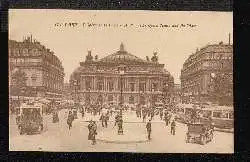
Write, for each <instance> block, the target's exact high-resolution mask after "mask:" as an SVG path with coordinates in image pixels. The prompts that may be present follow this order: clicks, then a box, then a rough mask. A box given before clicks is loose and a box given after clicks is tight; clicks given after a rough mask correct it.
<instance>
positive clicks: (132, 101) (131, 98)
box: [129, 96, 134, 104]
mask: <svg viewBox="0 0 250 162" xmlns="http://www.w3.org/2000/svg"><path fill="white" fill-rule="evenodd" d="M129 104H134V96H130V97H129Z"/></svg>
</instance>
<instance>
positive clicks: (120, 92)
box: [70, 44, 174, 105]
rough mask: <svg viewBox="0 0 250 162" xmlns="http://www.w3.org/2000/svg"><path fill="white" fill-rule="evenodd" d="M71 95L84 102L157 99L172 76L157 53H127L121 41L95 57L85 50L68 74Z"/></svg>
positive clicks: (169, 82)
mask: <svg viewBox="0 0 250 162" xmlns="http://www.w3.org/2000/svg"><path fill="white" fill-rule="evenodd" d="M70 83H71V89H72V96H74V97H73V98H75V99H76V98H77V99H79V100H80V101H81V102H84V103H86V104H105V103H106V104H110V103H113V104H115V105H119V104H125V105H129V104H142V105H147V104H150V103H153V102H156V101H159V99H160V96H161V97H162V96H163V95H164V88H165V89H166V87H167V88H168V89H169V88H172V87H173V86H174V81H173V77H172V76H171V75H170V73H169V72H167V71H166V70H165V69H164V64H160V63H159V62H158V56H157V53H154V55H153V56H152V57H151V59H149V57H146V59H145V60H144V59H141V58H139V57H137V56H135V55H132V54H130V53H128V52H127V51H126V50H125V48H124V45H123V44H121V45H120V49H119V50H118V51H117V52H115V53H113V54H110V55H108V56H106V57H104V58H101V59H98V56H95V58H94V57H93V56H92V54H91V51H88V55H87V56H86V60H85V61H84V62H81V63H80V67H78V68H77V69H76V70H75V71H74V72H73V73H72V75H71V78H70Z"/></svg>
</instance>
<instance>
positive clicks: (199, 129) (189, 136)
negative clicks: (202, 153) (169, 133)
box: [186, 123, 214, 145]
mask: <svg viewBox="0 0 250 162" xmlns="http://www.w3.org/2000/svg"><path fill="white" fill-rule="evenodd" d="M213 132H214V130H213V126H212V125H211V124H207V123H189V124H188V132H187V133H186V142H187V143H190V142H192V143H199V144H202V145H204V144H206V143H208V142H210V141H212V139H213Z"/></svg>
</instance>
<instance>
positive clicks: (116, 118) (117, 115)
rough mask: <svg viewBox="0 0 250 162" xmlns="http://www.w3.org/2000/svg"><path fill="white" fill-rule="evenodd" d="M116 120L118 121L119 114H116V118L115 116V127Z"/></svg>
mask: <svg viewBox="0 0 250 162" xmlns="http://www.w3.org/2000/svg"><path fill="white" fill-rule="evenodd" d="M118 120H119V113H117V114H116V116H115V126H116V124H117V122H118Z"/></svg>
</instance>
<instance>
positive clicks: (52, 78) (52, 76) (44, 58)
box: [9, 36, 64, 99]
mask: <svg viewBox="0 0 250 162" xmlns="http://www.w3.org/2000/svg"><path fill="white" fill-rule="evenodd" d="M18 70H19V71H22V72H24V73H25V82H26V85H25V87H24V92H23V94H22V95H24V96H29V97H47V98H50V99H53V98H61V97H62V90H63V82H64V68H63V66H62V63H61V61H60V60H59V59H58V57H57V56H56V55H54V53H53V52H52V51H50V50H49V49H47V48H45V46H43V45H41V44H40V42H38V41H36V40H33V39H32V36H30V37H27V38H24V40H23V41H22V42H18V41H14V40H9V84H10V87H12V86H15V85H13V84H15V82H14V81H13V78H12V76H13V74H14V73H15V72H16V71H18ZM11 94H13V92H11V91H10V95H11ZM13 97H14V96H13Z"/></svg>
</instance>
